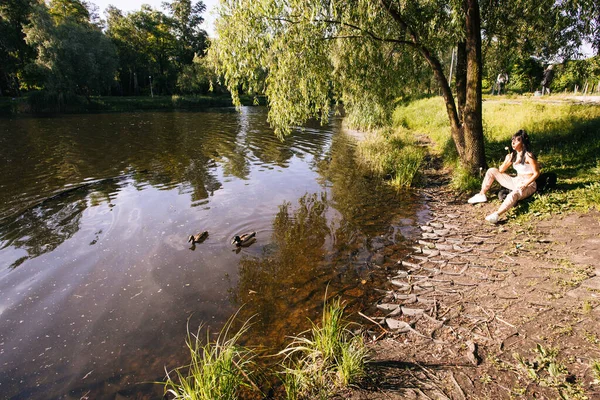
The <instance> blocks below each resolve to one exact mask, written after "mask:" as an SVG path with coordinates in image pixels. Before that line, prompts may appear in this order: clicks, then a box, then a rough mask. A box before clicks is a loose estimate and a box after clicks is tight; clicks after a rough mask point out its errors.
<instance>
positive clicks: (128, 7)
mask: <svg viewBox="0 0 600 400" xmlns="http://www.w3.org/2000/svg"><path fill="white" fill-rule="evenodd" d="M164 1H165V0H90V2H91V3H94V4H96V5H97V6H98V7H99V8H100V16H101V17H102V18H105V15H104V10H106V8H107V7H108V6H109V5H111V4H112V5H114V6H115V7H117V8H118V9H119V10H121V11H123V12H129V11H135V10H139V9H140V8H141V7H142V4H148V5H150V6H151V7H152V8H156V9H158V10H161V11H164V10H163V9H162V7H161V4H162V3H163V2H164ZM203 2H204V4H205V5H206V12H205V13H204V15H203V17H204V26H203V28H204V30H206V32H207V33H208V36H211V37H212V36H214V29H213V22H214V16H213V15H212V11H213V9H214V8H215V6H217V5H218V4H219V0H203Z"/></svg>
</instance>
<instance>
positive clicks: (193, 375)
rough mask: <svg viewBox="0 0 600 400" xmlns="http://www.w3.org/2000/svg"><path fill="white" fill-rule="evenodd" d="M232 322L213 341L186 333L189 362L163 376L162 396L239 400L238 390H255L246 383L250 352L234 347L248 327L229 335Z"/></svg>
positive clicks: (250, 367)
mask: <svg viewBox="0 0 600 400" xmlns="http://www.w3.org/2000/svg"><path fill="white" fill-rule="evenodd" d="M234 317H235V316H234ZM233 320H234V318H231V319H230V320H229V321H228V322H227V324H226V325H225V327H224V328H223V330H222V331H221V333H220V334H219V336H218V337H217V339H216V340H215V341H210V340H209V339H210V338H209V336H208V335H209V334H208V333H207V335H206V340H203V339H202V338H201V336H200V330H201V327H200V328H199V329H198V332H197V333H196V334H193V333H190V332H189V330H188V335H187V340H186V345H187V347H188V350H189V352H190V358H191V361H190V363H189V364H188V365H186V366H183V367H179V368H175V369H174V370H172V371H170V372H167V377H166V382H163V383H161V384H163V385H164V387H165V395H167V394H169V395H170V396H172V398H173V399H186V400H213V399H223V400H225V399H232V400H233V399H238V398H239V395H240V393H241V390H242V389H253V388H255V387H256V386H255V385H254V384H253V383H252V381H251V380H250V379H251V376H252V374H253V371H254V358H255V355H254V353H253V351H252V350H251V349H248V348H246V347H243V346H240V345H239V344H238V342H239V340H240V338H241V337H242V336H243V335H244V334H245V333H246V331H247V330H248V324H247V323H246V324H244V325H243V326H242V328H241V329H239V330H238V331H237V332H236V333H233V334H232V333H231V326H232V323H233ZM170 398H171V397H170Z"/></svg>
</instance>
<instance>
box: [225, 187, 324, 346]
mask: <svg viewBox="0 0 600 400" xmlns="http://www.w3.org/2000/svg"><path fill="white" fill-rule="evenodd" d="M326 210H327V199H326V197H325V194H321V195H317V194H312V195H309V194H306V195H304V196H303V197H302V198H300V200H299V207H298V209H296V210H295V211H292V210H291V204H290V203H288V202H285V203H284V204H283V205H281V206H280V207H279V212H278V213H277V215H276V217H275V220H274V221H273V229H274V233H273V238H272V244H271V245H269V246H268V247H266V248H265V249H264V252H263V254H262V256H261V257H258V258H250V257H245V258H242V259H241V260H240V270H239V278H240V280H239V283H238V286H237V288H236V289H237V291H236V293H235V299H234V300H235V301H236V302H237V303H238V304H246V305H245V306H244V307H243V308H242V315H240V317H241V319H247V318H249V317H250V316H252V315H255V314H256V315H257V316H258V318H257V321H258V322H257V324H256V326H255V327H254V328H253V329H258V330H260V331H261V334H259V335H253V336H254V337H261V336H270V340H273V341H275V340H278V341H281V340H283V339H284V337H283V335H282V333H291V332H292V331H293V330H294V329H297V328H298V327H305V325H306V317H307V312H306V307H316V306H318V305H319V303H320V300H316V301H315V299H322V296H323V293H324V291H325V283H324V282H323V281H324V280H325V278H324V275H326V274H327V271H326V270H324V269H323V259H324V256H325V254H326V249H325V247H324V244H325V242H326V240H327V237H328V236H329V235H330V230H329V227H328V225H327V218H326V215H325V213H326ZM302 329H304V328H302ZM267 340H269V339H267Z"/></svg>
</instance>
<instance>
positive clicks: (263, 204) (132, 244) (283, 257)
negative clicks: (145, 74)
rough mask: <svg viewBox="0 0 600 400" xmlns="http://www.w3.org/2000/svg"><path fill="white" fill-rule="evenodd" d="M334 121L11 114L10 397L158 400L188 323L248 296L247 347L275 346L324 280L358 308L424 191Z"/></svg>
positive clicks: (2, 312)
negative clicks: (365, 168)
mask: <svg viewBox="0 0 600 400" xmlns="http://www.w3.org/2000/svg"><path fill="white" fill-rule="evenodd" d="M339 125H340V124H339V121H336V120H334V121H333V122H332V124H331V125H329V126H326V127H320V126H318V125H314V126H309V127H306V129H304V130H298V131H295V132H294V133H293V134H292V135H291V136H289V137H287V138H286V139H285V141H284V142H281V141H279V140H278V139H277V138H276V137H275V136H274V135H273V132H272V130H271V129H270V128H269V127H268V125H267V123H266V112H265V110H264V109H262V108H244V109H243V110H242V112H241V113H239V114H238V113H235V112H234V111H233V110H219V111H214V112H201V113H200V112H198V113H195V112H184V113H139V114H136V113H130V114H99V115H75V116H61V117H53V118H24V119H15V120H8V119H4V120H0V169H1V174H0V393H2V397H3V398H14V399H48V398H64V399H80V398H82V397H85V396H88V397H89V398H111V399H112V398H115V397H119V396H131V395H133V396H135V398H156V397H157V395H158V394H160V393H162V392H161V390H162V389H161V388H160V387H158V386H156V385H152V384H148V383H147V382H152V381H157V380H161V379H162V378H163V377H164V369H165V367H167V368H173V367H175V366H179V365H183V364H184V363H185V362H186V361H187V354H186V351H185V342H184V341H185V335H186V325H187V323H188V320H189V325H190V329H192V330H195V329H196V327H198V326H199V324H204V325H205V326H207V327H210V329H211V330H218V329H219V328H220V327H221V326H222V324H223V323H224V322H225V321H226V320H227V319H228V318H229V317H230V316H231V315H232V314H234V313H235V312H236V310H238V308H239V307H240V306H241V305H244V307H243V308H242V311H241V312H240V318H241V319H242V320H243V319H246V318H250V317H251V316H253V315H254V316H255V317H254V319H253V321H254V325H253V326H252V329H251V331H250V332H249V338H247V340H248V342H249V343H251V344H254V345H265V346H267V347H269V348H273V349H277V348H279V347H280V346H281V345H282V343H284V341H285V335H290V334H296V333H299V332H300V331H302V330H304V329H306V328H307V318H316V317H317V316H318V315H319V313H320V307H321V306H322V302H323V296H324V294H325V290H326V287H327V285H329V289H328V294H329V295H335V294H340V295H341V296H342V298H343V299H344V300H345V301H347V302H348V304H349V307H350V308H351V309H358V308H360V307H362V304H363V302H364V301H368V300H369V298H370V297H372V296H373V293H374V292H373V288H374V287H378V286H380V282H381V280H382V279H385V273H382V271H383V270H384V268H385V267H386V266H393V264H394V262H395V260H396V259H398V256H397V252H402V251H405V247H406V245H407V240H406V238H407V237H411V235H413V234H414V228H413V226H414V221H415V220H416V219H417V215H418V213H417V211H416V206H415V203H416V202H417V200H418V199H416V198H415V197H414V195H413V194H411V193H410V192H405V193H402V192H401V193H397V192H395V191H392V190H390V189H389V188H388V187H387V186H386V185H385V184H381V183H379V182H378V181H377V180H374V179H370V178H369V177H368V176H367V175H366V174H365V173H364V172H361V171H360V170H359V169H358V168H357V167H356V165H354V145H353V142H352V141H351V140H350V139H349V138H348V137H347V135H345V134H344V132H342V131H341V129H340V127H339ZM204 230H206V231H208V232H209V237H208V238H207V239H206V240H205V241H204V242H202V243H200V244H196V245H195V246H192V247H190V244H189V243H187V237H188V236H189V235H190V234H193V233H198V232H200V231H204ZM250 231H256V232H257V240H256V242H255V243H253V244H252V245H251V246H249V247H245V248H241V249H236V248H235V247H233V246H232V245H231V243H230V241H231V238H232V236H234V235H235V234H238V233H243V232H250ZM159 397H160V396H159Z"/></svg>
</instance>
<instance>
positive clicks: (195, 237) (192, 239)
mask: <svg viewBox="0 0 600 400" xmlns="http://www.w3.org/2000/svg"><path fill="white" fill-rule="evenodd" d="M207 237H208V231H204V232H200V233H198V234H197V235H190V236H189V237H188V242H189V243H192V244H196V243H201V242H203V241H204V240H205V239H206V238H207Z"/></svg>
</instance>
